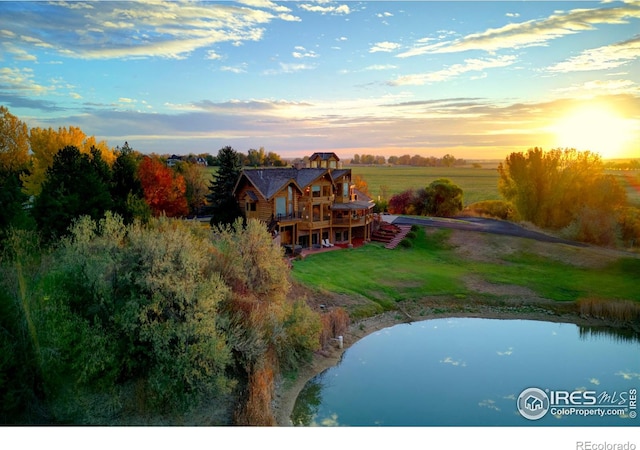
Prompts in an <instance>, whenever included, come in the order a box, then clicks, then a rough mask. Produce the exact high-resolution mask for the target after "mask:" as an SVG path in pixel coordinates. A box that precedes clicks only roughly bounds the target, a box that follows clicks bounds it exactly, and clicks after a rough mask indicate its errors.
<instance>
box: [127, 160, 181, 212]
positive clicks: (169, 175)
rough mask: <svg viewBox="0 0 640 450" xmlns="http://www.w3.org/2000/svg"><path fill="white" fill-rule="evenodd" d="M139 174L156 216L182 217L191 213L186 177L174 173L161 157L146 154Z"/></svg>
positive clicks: (145, 194)
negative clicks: (188, 203)
mask: <svg viewBox="0 0 640 450" xmlns="http://www.w3.org/2000/svg"><path fill="white" fill-rule="evenodd" d="M138 176H139V177H140V183H141V184H142V189H143V191H144V198H145V201H146V202H147V204H148V205H149V207H150V208H151V211H152V213H153V215H154V216H156V217H157V216H160V215H163V214H164V215H166V216H167V217H182V216H186V215H187V214H188V213H189V207H188V205H187V198H186V196H185V193H186V191H187V186H186V183H185V181H184V177H183V176H182V175H180V174H176V173H174V171H173V170H171V169H170V168H168V167H167V166H166V164H164V163H163V162H162V161H161V160H160V159H158V158H152V157H149V156H145V157H144V159H143V160H142V162H141V163H140V167H139V168H138Z"/></svg>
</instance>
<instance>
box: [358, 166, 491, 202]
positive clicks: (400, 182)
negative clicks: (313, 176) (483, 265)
mask: <svg viewBox="0 0 640 450" xmlns="http://www.w3.org/2000/svg"><path fill="white" fill-rule="evenodd" d="M497 166H498V163H497V162H496V163H495V164H483V165H482V167H481V168H472V167H471V166H458V167H413V166H357V165H353V166H348V167H349V168H350V169H351V171H352V174H353V176H356V175H359V176H361V177H362V178H363V179H364V180H365V181H366V182H367V185H368V186H369V193H370V194H371V196H372V197H373V198H374V199H377V197H378V195H380V191H381V189H380V186H387V188H388V195H389V196H392V195H395V194H399V193H400V192H403V191H405V190H407V189H420V188H424V187H427V185H428V184H429V183H431V182H432V181H434V180H437V179H438V178H447V179H449V180H451V181H452V182H453V183H455V184H457V185H458V186H460V187H461V188H462V190H463V191H464V200H463V201H464V204H465V206H466V205H470V204H471V203H475V202H478V201H481V200H500V199H501V198H502V197H501V196H500V194H499V193H498V172H497V170H496V168H497Z"/></svg>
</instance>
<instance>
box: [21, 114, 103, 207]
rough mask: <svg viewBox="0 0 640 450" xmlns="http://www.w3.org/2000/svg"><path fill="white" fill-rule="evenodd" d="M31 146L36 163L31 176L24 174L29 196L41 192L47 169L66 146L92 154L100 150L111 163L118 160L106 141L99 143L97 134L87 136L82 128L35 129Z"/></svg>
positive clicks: (30, 137) (30, 173)
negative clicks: (93, 151) (95, 150)
mask: <svg viewBox="0 0 640 450" xmlns="http://www.w3.org/2000/svg"><path fill="white" fill-rule="evenodd" d="M29 145H30V148H31V153H32V164H31V167H30V171H29V174H28V175H25V176H23V182H24V189H25V191H26V192H27V194H29V195H38V194H39V193H40V192H41V190H42V183H43V182H44V179H45V177H46V174H47V169H48V168H49V167H51V165H52V164H53V160H54V157H55V155H56V154H57V153H58V152H59V151H60V150H61V149H63V148H65V147H75V148H77V149H78V150H80V152H81V153H85V154H89V153H90V152H91V149H92V148H95V149H97V150H98V151H99V153H100V157H101V159H102V160H103V161H105V162H106V163H107V164H108V165H111V164H112V163H113V161H114V160H115V156H114V154H113V152H112V151H111V150H110V149H109V147H108V146H107V143H106V142H105V141H100V142H97V141H96V138H95V137H93V136H87V135H86V134H85V133H84V132H83V131H82V130H81V129H80V128H78V127H69V128H66V127H60V128H58V130H54V129H53V128H47V129H44V128H31V130H30V131H29Z"/></svg>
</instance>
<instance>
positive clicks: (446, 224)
mask: <svg viewBox="0 0 640 450" xmlns="http://www.w3.org/2000/svg"><path fill="white" fill-rule="evenodd" d="M383 218H384V216H383ZM385 220H386V219H385ZM391 223H393V224H395V225H414V224H417V225H422V226H427V227H437V228H452V229H454V230H466V231H478V232H483V233H493V234H502V235H506V236H517V237H523V238H529V239H535V240H538V241H543V242H556V243H562V244H567V245H573V246H576V247H587V245H586V244H583V243H581V242H575V241H569V240H566V239H560V238H557V237H554V236H549V235H547V234H544V233H539V232H536V231H532V230H527V229H526V228H523V227H521V226H520V225H517V224H515V223H511V222H505V221H503V220H496V219H486V218H481V217H456V218H454V219H448V218H442V217H406V216H394V219H393V222H391Z"/></svg>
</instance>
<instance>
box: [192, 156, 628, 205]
mask: <svg viewBox="0 0 640 450" xmlns="http://www.w3.org/2000/svg"><path fill="white" fill-rule="evenodd" d="M498 162H499V161H487V162H483V163H482V164H481V168H473V167H471V166H470V165H468V166H460V167H412V166H358V165H354V166H347V168H350V169H351V170H352V173H353V175H354V176H355V175H359V176H361V177H362V178H363V179H364V180H365V181H366V182H367V185H368V186H369V192H370V194H371V195H372V197H373V198H374V199H376V198H377V196H378V195H380V186H387V188H388V195H389V196H392V195H395V194H399V193H400V192H402V191H404V190H406V189H419V188H423V187H426V186H427V185H428V184H429V183H431V182H432V181H434V180H436V179H438V178H448V179H449V180H451V181H452V182H454V183H455V184H457V185H458V186H460V187H461V188H462V190H463V191H464V199H463V201H464V205H465V206H467V205H470V204H472V203H475V202H478V201H482V200H501V199H502V197H501V196H500V194H499V193H498V172H497V166H498ZM217 170H218V168H217V167H207V168H206V169H205V170H203V177H204V179H205V182H206V183H207V184H208V183H209V182H210V181H211V179H212V177H213V176H214V175H215V174H216V173H217ZM606 173H607V174H611V175H614V176H615V177H616V178H617V179H618V181H619V182H620V184H621V185H622V186H623V187H624V188H625V189H626V191H627V196H628V199H629V203H630V204H631V205H632V206H636V207H640V171H638V170H607V171H606Z"/></svg>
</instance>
